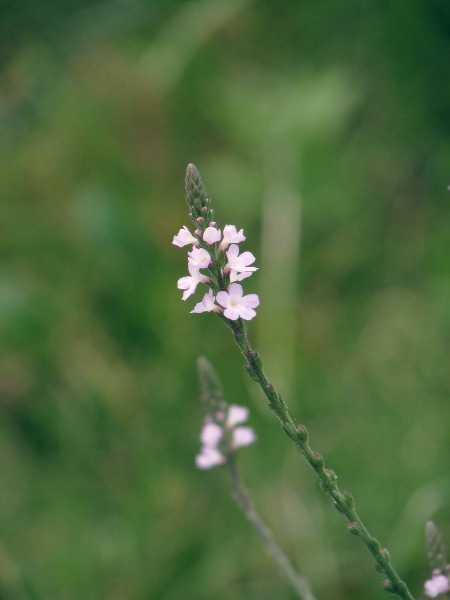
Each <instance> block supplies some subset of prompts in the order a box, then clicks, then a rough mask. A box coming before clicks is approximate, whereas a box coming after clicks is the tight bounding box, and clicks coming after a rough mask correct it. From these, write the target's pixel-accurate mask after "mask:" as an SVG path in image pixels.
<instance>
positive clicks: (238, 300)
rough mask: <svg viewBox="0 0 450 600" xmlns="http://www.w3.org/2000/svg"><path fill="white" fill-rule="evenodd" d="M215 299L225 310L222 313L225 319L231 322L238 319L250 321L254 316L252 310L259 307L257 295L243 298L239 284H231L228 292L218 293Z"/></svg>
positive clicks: (254, 313)
mask: <svg viewBox="0 0 450 600" xmlns="http://www.w3.org/2000/svg"><path fill="white" fill-rule="evenodd" d="M216 299H217V302H218V303H219V304H220V305H221V306H223V307H224V308H225V310H224V312H223V314H224V315H225V317H227V319H231V320H232V321H236V319H238V318H239V317H241V318H242V319H245V320H246V321H250V319H253V317H254V316H255V315H256V312H255V311H254V310H253V309H254V308H256V307H257V306H258V305H259V298H258V295H257V294H248V295H247V296H243V290H242V286H241V285H239V283H232V284H231V285H230V287H229V288H228V292H219V293H218V294H217V297H216Z"/></svg>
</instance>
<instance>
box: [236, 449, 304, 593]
mask: <svg viewBox="0 0 450 600" xmlns="http://www.w3.org/2000/svg"><path fill="white" fill-rule="evenodd" d="M227 464H228V467H229V469H230V473H231V480H232V482H233V488H234V493H235V497H236V500H237V501H238V503H239V504H240V506H241V508H242V510H243V511H244V514H245V515H246V517H247V518H248V520H249V521H250V522H251V524H252V525H253V527H254V528H255V529H256V532H257V533H258V535H259V537H260V538H261V540H262V542H263V544H264V546H265V547H266V550H267V552H268V553H269V554H270V555H271V557H272V558H273V560H274V561H275V562H276V564H277V565H278V567H279V569H280V571H281V573H282V575H283V576H284V577H285V579H286V580H287V581H288V582H289V583H290V584H291V586H292V588H293V589H294V590H295V592H296V594H297V596H298V597H299V598H301V600H315V598H314V596H313V594H312V592H311V589H310V587H309V583H308V580H307V579H306V578H304V577H302V576H301V575H299V574H298V573H297V572H296V571H295V569H294V568H293V567H292V565H291V563H290V562H289V559H288V558H287V556H286V555H285V554H284V553H283V551H282V550H281V548H280V547H279V546H278V544H277V543H276V541H275V540H274V538H273V537H272V534H271V532H270V530H269V529H268V528H267V527H266V525H265V523H264V522H263V520H262V519H261V517H260V516H259V514H258V512H257V510H256V508H255V506H254V504H253V502H252V501H251V499H250V496H249V493H248V492H247V490H246V489H245V487H244V484H243V482H242V479H241V476H240V474H239V471H238V469H237V466H236V463H235V462H234V459H233V456H232V455H230V456H229V458H228V460H227Z"/></svg>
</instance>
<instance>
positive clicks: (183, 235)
mask: <svg viewBox="0 0 450 600" xmlns="http://www.w3.org/2000/svg"><path fill="white" fill-rule="evenodd" d="M172 244H175V246H179V247H180V248H182V247H183V246H187V245H188V244H194V246H198V240H196V239H195V237H194V236H193V235H192V233H191V232H190V231H189V229H188V228H187V227H186V225H183V229H180V231H179V232H178V234H177V235H175V236H174V237H173V242H172Z"/></svg>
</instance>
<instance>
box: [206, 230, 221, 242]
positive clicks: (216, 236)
mask: <svg viewBox="0 0 450 600" xmlns="http://www.w3.org/2000/svg"><path fill="white" fill-rule="evenodd" d="M221 237H222V234H221V233H220V229H216V228H215V227H207V228H206V229H205V231H204V233H203V239H204V240H205V242H206V243H207V244H209V245H211V244H214V243H215V242H219V241H220V238H221Z"/></svg>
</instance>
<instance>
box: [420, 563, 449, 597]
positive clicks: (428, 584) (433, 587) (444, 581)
mask: <svg viewBox="0 0 450 600" xmlns="http://www.w3.org/2000/svg"><path fill="white" fill-rule="evenodd" d="M448 591H450V583H449V579H448V577H447V576H446V575H442V573H441V572H440V571H439V569H435V570H434V571H433V574H432V577H431V579H428V580H427V581H425V585H424V592H425V594H426V595H427V596H429V597H430V598H437V596H439V594H444V593H445V592H448Z"/></svg>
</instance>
